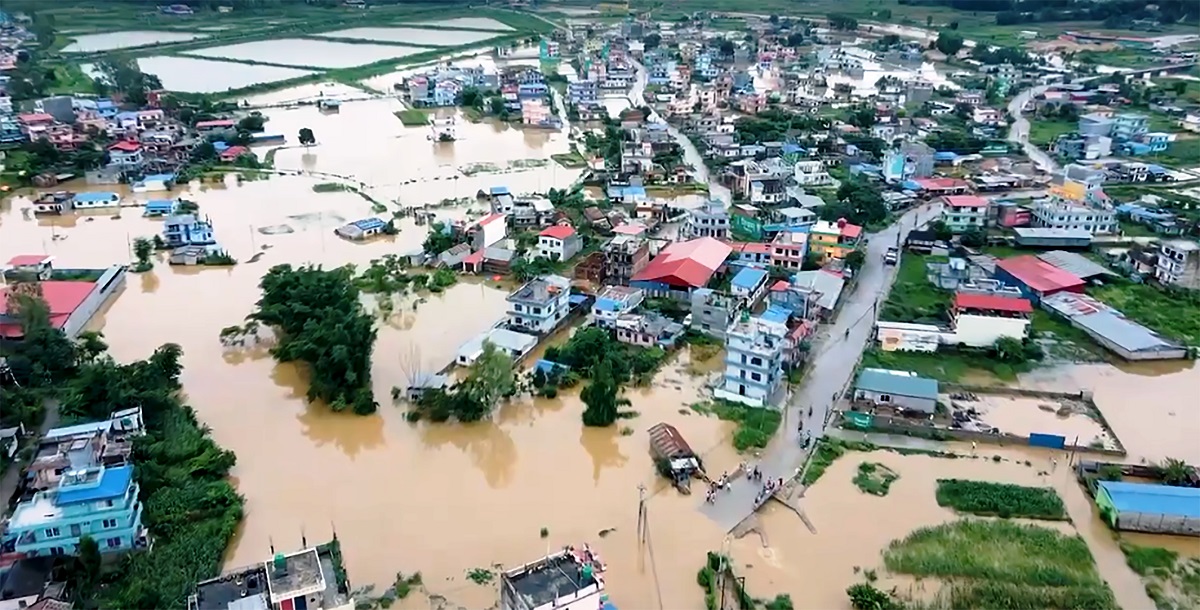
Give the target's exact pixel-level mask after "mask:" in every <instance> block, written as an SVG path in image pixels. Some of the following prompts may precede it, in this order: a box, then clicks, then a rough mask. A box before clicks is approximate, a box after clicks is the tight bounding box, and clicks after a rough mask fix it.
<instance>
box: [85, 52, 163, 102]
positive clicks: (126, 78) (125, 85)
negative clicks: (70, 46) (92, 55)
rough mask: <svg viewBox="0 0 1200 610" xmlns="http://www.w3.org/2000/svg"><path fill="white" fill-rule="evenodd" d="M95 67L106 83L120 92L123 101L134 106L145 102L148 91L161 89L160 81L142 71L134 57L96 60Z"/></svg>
mask: <svg viewBox="0 0 1200 610" xmlns="http://www.w3.org/2000/svg"><path fill="white" fill-rule="evenodd" d="M96 69H97V71H99V72H100V74H101V76H100V78H101V79H102V80H103V81H104V83H105V84H106V85H108V86H109V87H111V88H112V89H114V90H116V91H119V92H121V93H122V94H123V95H124V96H125V101H127V102H129V103H130V104H133V105H135V106H144V105H145V104H146V94H147V93H148V92H150V91H154V90H156V89H162V81H160V80H159V79H158V77H157V76H155V75H153V74H146V73H144V72H142V70H141V68H139V67H138V63H137V60H135V59H131V58H128V57H110V58H108V59H104V60H101V61H99V62H97V64H96Z"/></svg>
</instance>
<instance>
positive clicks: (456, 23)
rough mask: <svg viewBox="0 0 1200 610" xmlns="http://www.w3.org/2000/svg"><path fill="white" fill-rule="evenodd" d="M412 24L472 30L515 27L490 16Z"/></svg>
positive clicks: (505, 30)
mask: <svg viewBox="0 0 1200 610" xmlns="http://www.w3.org/2000/svg"><path fill="white" fill-rule="evenodd" d="M411 25H414V26H422V25H425V26H431V27H438V28H467V29H471V30H495V31H497V32H511V31H513V28H512V27H511V26H509V25H508V24H505V23H503V22H500V21H498V20H496V19H492V18H490V17H455V18H453V19H441V20H438V21H420V22H417V23H413V24H411Z"/></svg>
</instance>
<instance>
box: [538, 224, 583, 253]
mask: <svg viewBox="0 0 1200 610" xmlns="http://www.w3.org/2000/svg"><path fill="white" fill-rule="evenodd" d="M582 249H583V239H582V238H580V237H579V233H576V232H575V229H574V228H572V227H570V226H567V225H554V226H553V227H546V228H545V229H542V232H541V233H538V256H540V257H542V258H547V259H550V260H552V261H567V260H571V257H573V256H575V255H576V254H578V253H579V251H580V250H582Z"/></svg>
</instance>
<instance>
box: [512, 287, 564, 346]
mask: <svg viewBox="0 0 1200 610" xmlns="http://www.w3.org/2000/svg"><path fill="white" fill-rule="evenodd" d="M570 297H571V281H570V280H568V279H567V278H565V277H562V276H558V275H547V276H544V277H539V278H534V279H532V280H529V281H528V282H526V283H525V285H524V286H521V287H520V288H518V289H517V290H516V291H514V292H513V293H512V294H510V295H508V299H507V300H508V325H509V327H511V328H513V329H516V330H522V331H528V332H531V333H533V334H537V335H546V334H549V333H550V332H552V331H553V330H554V329H555V328H556V327H557V326H558V325H559V323H561V322H562V321H563V320H565V319H566V317H567V314H568V313H570V311H571V303H570Z"/></svg>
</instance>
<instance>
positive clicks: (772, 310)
mask: <svg viewBox="0 0 1200 610" xmlns="http://www.w3.org/2000/svg"><path fill="white" fill-rule="evenodd" d="M791 316H792V312H791V311H789V310H788V309H787V308H786V307H780V306H778V305H772V306H770V307H768V308H767V310H766V311H764V312H762V315H760V316H758V317H760V318H762V319H763V320H766V321H767V322H774V323H775V324H787V321H788V318H790V317H791Z"/></svg>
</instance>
